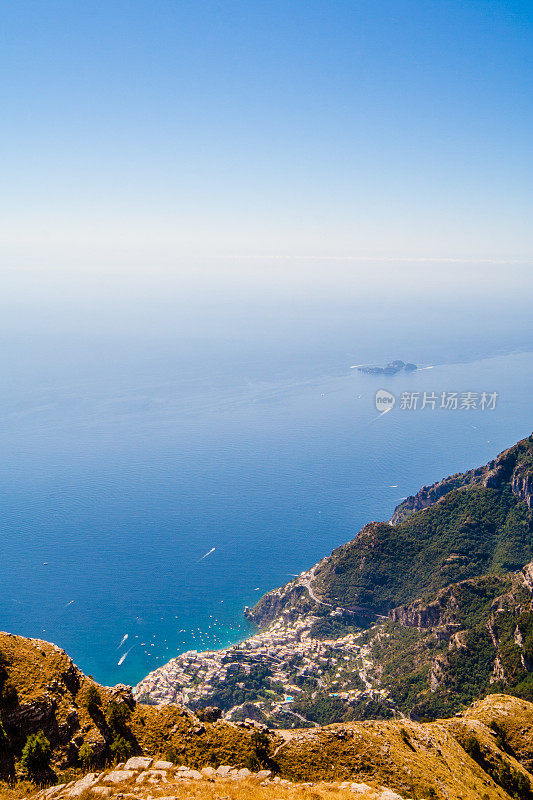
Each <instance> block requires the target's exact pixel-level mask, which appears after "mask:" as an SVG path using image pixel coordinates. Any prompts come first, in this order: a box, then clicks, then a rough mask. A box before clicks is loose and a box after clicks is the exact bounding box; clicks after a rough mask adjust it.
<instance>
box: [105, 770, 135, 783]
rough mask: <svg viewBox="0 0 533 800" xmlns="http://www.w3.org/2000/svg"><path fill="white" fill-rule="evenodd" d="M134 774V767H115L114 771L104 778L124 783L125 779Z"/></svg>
mask: <svg viewBox="0 0 533 800" xmlns="http://www.w3.org/2000/svg"><path fill="white" fill-rule="evenodd" d="M134 775H135V770H132V769H114V770H113V772H110V773H109V774H108V775H106V776H105V778H104V780H105V781H106V782H107V783H122V782H123V781H129V779H130V778H133V777H134Z"/></svg>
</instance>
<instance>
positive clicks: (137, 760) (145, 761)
mask: <svg viewBox="0 0 533 800" xmlns="http://www.w3.org/2000/svg"><path fill="white" fill-rule="evenodd" d="M153 760H154V759H153V758H148V756H133V758H129V759H128V760H127V761H126V763H125V764H124V769H148V767H150V766H151V764H152V761H153Z"/></svg>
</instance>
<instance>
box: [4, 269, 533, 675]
mask: <svg viewBox="0 0 533 800" xmlns="http://www.w3.org/2000/svg"><path fill="white" fill-rule="evenodd" d="M276 268H277V269H278V271H277V272H276V273H275V275H274V277H272V275H270V274H269V275H268V277H267V278H265V277H264V273H261V275H260V276H259V277H257V276H256V278H254V280H248V279H244V278H242V276H241V277H237V278H234V279H233V280H227V281H224V280H220V281H219V282H218V283H217V281H216V280H214V279H213V280H211V281H207V280H205V279H204V276H202V277H201V278H199V279H198V280H197V281H195V280H194V277H193V278H190V276H189V278H188V280H187V281H186V282H185V283H184V284H183V285H182V284H180V282H179V281H176V280H173V281H171V282H170V283H169V282H167V283H165V281H166V280H167V279H166V278H161V280H160V282H159V284H157V281H156V282H155V283H156V284H157V286H155V288H154V282H153V279H152V278H150V280H151V281H152V282H150V283H148V278H143V280H144V281H145V282H144V284H143V282H142V281H141V282H140V283H138V284H136V288H135V289H132V287H131V285H130V281H129V280H127V279H126V277H125V276H124V274H122V277H120V279H118V278H117V279H116V280H115V281H114V282H112V281H107V282H106V281H105V280H96V279H95V280H92V279H88V281H86V282H85V283H83V281H82V282H81V283H80V285H78V284H76V282H73V281H72V280H65V283H64V284H62V283H61V281H59V280H58V281H57V282H56V284H55V285H54V286H53V287H50V286H48V285H46V284H45V283H43V282H41V283H39V284H38V285H37V286H36V285H35V283H34V282H33V281H32V273H31V270H27V271H26V272H25V273H24V275H22V277H21V275H20V274H18V273H16V271H15V270H13V271H12V272H11V273H10V275H9V280H8V281H7V282H6V284H5V292H4V293H3V296H2V299H1V300H0V312H1V319H0V345H1V354H0V364H1V368H2V369H1V373H0V374H1V375H2V381H1V385H0V478H1V482H0V487H1V489H0V541H1V545H2V546H1V560H0V629H3V630H5V631H8V632H10V633H15V634H21V635H24V636H32V637H38V638H41V639H45V640H47V641H51V642H54V643H56V644H57V645H59V646H60V647H62V648H64V649H65V650H66V651H67V652H68V653H69V655H70V656H71V657H72V658H73V659H74V661H75V662H76V663H77V664H78V665H79V667H80V668H81V669H83V670H84V671H85V672H86V673H88V674H90V675H92V676H93V677H94V678H95V679H96V680H97V681H99V682H101V683H103V684H105V685H115V684H117V683H126V684H135V683H137V682H138V681H139V680H140V679H141V678H143V677H144V676H145V675H146V674H147V673H148V672H150V671H151V670H153V669H156V668H157V667H159V666H162V665H163V664H164V663H166V661H168V660H169V659H170V658H172V657H173V656H176V655H177V654H179V653H181V652H183V651H186V650H205V649H218V648H222V647H225V646H227V645H229V644H232V643H235V642H237V641H239V640H241V639H243V638H245V637H246V636H247V635H249V634H250V633H251V632H252V630H253V628H252V627H251V625H250V624H249V623H248V622H247V621H246V620H245V618H244V616H243V610H244V608H245V606H246V605H248V606H252V605H253V604H254V603H256V602H257V601H258V600H259V598H260V597H261V596H262V594H263V593H265V592H267V591H269V590H270V589H272V588H274V587H276V586H279V585H281V584H284V583H286V582H287V581H289V580H291V578H292V577H293V576H294V575H296V574H298V573H299V572H301V571H302V570H304V569H307V568H309V567H310V566H312V565H313V564H314V563H316V562H317V561H318V560H319V559H320V558H322V557H323V556H325V555H328V554H329V553H330V552H331V550H332V549H333V548H335V547H337V546H338V545H341V544H343V543H344V542H346V541H348V540H350V539H351V538H353V537H354V536H355V535H356V533H357V531H358V530H359V529H360V528H361V527H362V526H363V525H364V524H365V523H366V522H368V521H370V520H386V519H389V518H390V517H391V514H392V512H393V509H394V507H395V506H396V505H397V504H398V503H399V502H400V501H401V500H402V499H403V498H404V497H406V496H408V495H410V494H412V493H414V492H416V491H417V490H418V489H419V488H420V487H421V486H422V485H427V484H431V483H432V482H434V481H436V480H439V479H440V478H442V477H444V476H446V475H449V474H452V473H455V472H459V471H463V470H465V469H467V468H470V467H474V466H477V465H481V464H484V463H486V462H488V461H489V460H490V459H492V458H494V457H495V456H496V455H497V454H498V453H499V452H500V451H502V450H503V449H504V448H506V447H508V446H510V445H511V444H513V443H514V442H516V441H517V440H518V439H520V438H523V437H525V436H527V435H529V434H530V433H531V431H532V428H533V413H532V395H533V326H532V324H531V278H530V277H529V276H530V272H528V271H527V270H525V271H523V272H520V273H519V274H518V275H514V273H513V274H511V273H510V271H509V269H508V268H507V269H506V268H504V267H501V268H499V267H498V268H495V267H494V266H489V267H487V271H486V272H485V271H483V270H482V269H478V270H477V271H476V274H475V275H474V276H473V277H472V280H470V281H467V282H466V283H465V280H464V270H466V271H468V266H467V267H464V268H462V269H463V271H461V269H460V268H457V269H455V270H454V271H452V270H451V268H449V267H447V266H446V265H444V266H443V265H435V264H427V265H419V266H417V268H416V270H415V272H414V273H411V274H410V279H409V280H408V279H407V277H406V279H405V281H403V276H402V275H401V273H402V270H403V267H402V265H399V266H398V267H397V273H396V274H397V275H398V274H400V275H401V277H402V280H397V281H396V283H395V285H394V288H393V289H391V290H390V291H388V290H386V289H384V288H383V287H384V283H383V280H384V279H383V276H380V274H378V273H379V268H376V274H374V276H373V279H372V281H370V283H367V284H365V285H364V287H362V288H361V286H360V284H359V282H358V280H356V279H355V278H354V279H350V280H349V281H346V280H344V279H342V278H341V279H339V281H338V283H335V280H334V279H333V278H332V283H327V284H326V283H325V282H324V281H322V283H321V282H320V281H315V283H314V284H313V285H311V286H310V283H309V275H307V274H306V272H305V270H303V271H301V272H300V273H299V276H300V277H299V278H298V279H293V280H291V281H290V282H287V281H285V280H284V279H283V277H282V276H281V277H280V275H281V273H280V271H279V265H277V267H276ZM147 272H148V273H149V274H150V275H151V273H150V271H149V270H148V271H147ZM413 276H414V277H413ZM511 278H512V280H511ZM65 287H66V288H65ZM324 287H326V289H324ZM393 359H401V360H404V361H409V362H414V363H416V364H417V366H418V367H419V368H418V369H417V370H416V371H414V372H411V373H405V372H399V373H397V374H395V375H369V374H364V373H363V372H361V371H359V370H358V369H357V366H358V365H369V364H372V365H380V366H384V365H385V364H387V363H388V362H389V361H391V360H393ZM380 390H385V391H386V392H388V393H390V396H391V397H392V400H391V401H390V402H391V404H392V407H391V409H390V411H388V412H387V413H385V414H383V413H381V409H379V410H378V408H377V407H376V402H375V396H376V392H378V391H380ZM443 396H444V397H445V398H446V402H445V403H444V404H443V401H442V398H443ZM454 397H455V398H456V407H455V402H454V400H453V398H454ZM443 405H444V406H445V407H442V406H443Z"/></svg>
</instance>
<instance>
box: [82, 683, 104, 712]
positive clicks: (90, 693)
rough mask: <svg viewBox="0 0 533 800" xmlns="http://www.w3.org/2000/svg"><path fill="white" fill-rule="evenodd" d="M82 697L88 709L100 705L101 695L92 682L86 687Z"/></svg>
mask: <svg viewBox="0 0 533 800" xmlns="http://www.w3.org/2000/svg"><path fill="white" fill-rule="evenodd" d="M83 699H84V701H85V705H86V706H87V708H88V710H89V711H90V710H91V708H92V709H94V708H96V707H97V706H101V705H102V697H101V695H100V692H99V691H98V689H97V688H96V686H95V685H94V683H91V684H90V686H89V687H88V688H87V690H86V691H85V694H84V696H83Z"/></svg>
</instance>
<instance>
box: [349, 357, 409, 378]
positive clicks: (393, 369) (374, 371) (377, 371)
mask: <svg viewBox="0 0 533 800" xmlns="http://www.w3.org/2000/svg"><path fill="white" fill-rule="evenodd" d="M357 369H358V371H359V372H364V373H366V374H367V375H395V374H396V373H397V372H413V371H414V370H415V369H418V367H417V365H416V364H411V363H407V364H406V363H405V361H400V360H399V359H396V360H395V361H390V362H389V363H388V364H387V366H386V367H370V366H368V367H367V366H361V367H357Z"/></svg>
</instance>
